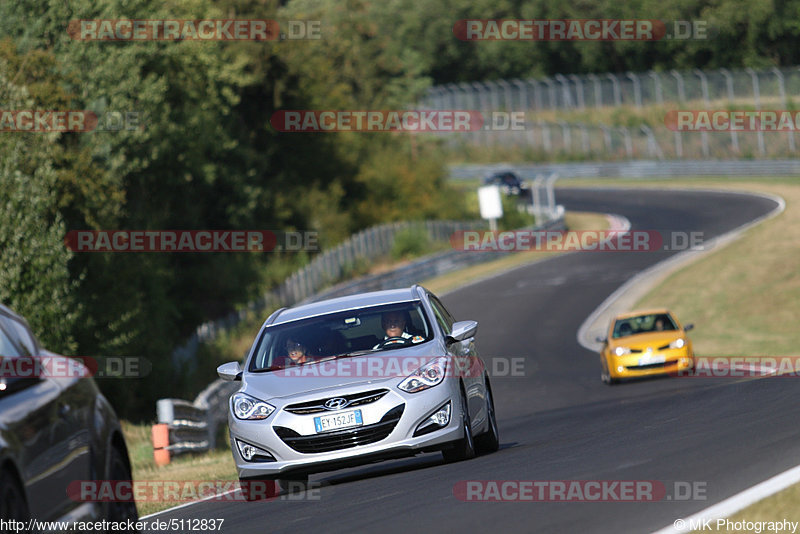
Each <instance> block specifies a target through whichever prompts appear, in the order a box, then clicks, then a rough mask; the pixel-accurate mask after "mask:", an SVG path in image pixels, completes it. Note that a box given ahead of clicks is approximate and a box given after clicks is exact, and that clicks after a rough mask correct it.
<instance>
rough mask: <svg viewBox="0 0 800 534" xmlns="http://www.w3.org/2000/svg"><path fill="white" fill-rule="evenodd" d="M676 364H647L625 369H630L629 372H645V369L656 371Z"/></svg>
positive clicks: (667, 362) (675, 361) (672, 362)
mask: <svg viewBox="0 0 800 534" xmlns="http://www.w3.org/2000/svg"><path fill="white" fill-rule="evenodd" d="M677 364H678V361H677V360H668V361H666V362H661V363H648V364H647V365H629V366H627V367H626V369H630V370H631V371H645V370H647V369H658V368H660V367H669V366H671V365H677Z"/></svg>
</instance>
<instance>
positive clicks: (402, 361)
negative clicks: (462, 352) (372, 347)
mask: <svg viewBox="0 0 800 534" xmlns="http://www.w3.org/2000/svg"><path fill="white" fill-rule="evenodd" d="M445 354H446V351H445V350H444V347H442V346H441V345H440V344H437V342H436V341H431V342H428V343H424V344H423V345H420V346H418V347H407V348H404V349H394V350H386V351H380V352H375V353H372V354H366V355H363V356H352V357H347V358H339V359H337V360H328V361H321V362H316V363H311V364H306V365H301V366H296V367H289V368H287V369H284V370H279V371H271V372H265V373H254V372H245V373H244V375H243V376H242V381H243V383H244V386H243V388H242V389H243V390H244V391H246V392H247V393H248V394H249V395H253V396H254V397H257V398H259V399H261V400H264V401H269V400H270V399H275V398H283V397H292V396H295V395H299V394H304V393H310V392H314V391H319V392H323V391H327V390H336V389H340V388H343V387H350V386H354V385H358V384H363V385H377V384H380V385H381V386H384V387H386V386H391V385H397V384H399V383H400V381H401V380H403V379H404V378H405V377H406V376H408V375H409V374H411V373H412V372H414V371H415V370H416V369H418V368H419V367H420V366H422V365H424V364H425V363H427V362H429V361H431V360H433V359H435V358H437V357H439V356H443V355H445Z"/></svg>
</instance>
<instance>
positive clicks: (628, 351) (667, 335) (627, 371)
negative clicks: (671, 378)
mask: <svg viewBox="0 0 800 534" xmlns="http://www.w3.org/2000/svg"><path fill="white" fill-rule="evenodd" d="M693 327H694V325H691V324H687V325H686V326H685V327H683V326H681V324H680V323H679V322H678V320H677V319H676V318H675V316H674V315H672V314H671V313H670V312H669V310H665V309H659V310H644V311H637V312H629V313H625V314H622V315H618V316H617V317H616V318H615V319H614V320H613V321H611V325H610V326H609V328H608V334H607V336H608V337H606V338H601V337H598V338H597V341H599V342H601V343H602V344H603V348H602V349H601V350H600V365H601V366H602V371H601V375H600V377H601V378H602V380H603V382H605V383H606V384H615V383H617V382H618V381H619V380H620V379H621V378H635V377H639V376H651V375H658V374H668V373H677V372H681V371H683V372H686V371H688V370H690V369H692V368H693V367H694V352H693V351H692V342H691V340H689V338H688V337H687V336H686V332H688V331H689V330H691V329H692V328H693Z"/></svg>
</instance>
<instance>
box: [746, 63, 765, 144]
mask: <svg viewBox="0 0 800 534" xmlns="http://www.w3.org/2000/svg"><path fill="white" fill-rule="evenodd" d="M745 72H747V73H748V74H749V75H750V77H751V78H752V79H753V99H754V100H755V105H756V111H761V92H760V89H759V86H758V74H756V71H754V70H753V69H751V68H750V67H747V68H746V69H745ZM756 135H757V136H758V152H759V153H760V154H761V155H762V156H763V155H764V154H766V152H767V149H766V146H764V132H763V131H761V128H759V129H758V131H756Z"/></svg>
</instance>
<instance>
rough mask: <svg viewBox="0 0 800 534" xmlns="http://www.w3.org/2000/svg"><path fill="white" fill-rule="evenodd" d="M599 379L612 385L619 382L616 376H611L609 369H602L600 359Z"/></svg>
mask: <svg viewBox="0 0 800 534" xmlns="http://www.w3.org/2000/svg"><path fill="white" fill-rule="evenodd" d="M600 380H602V381H603V384H605V385H607V386H613V385H614V384H617V383H619V380H617V379H616V378H611V371H603V363H602V360H601V362H600Z"/></svg>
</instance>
